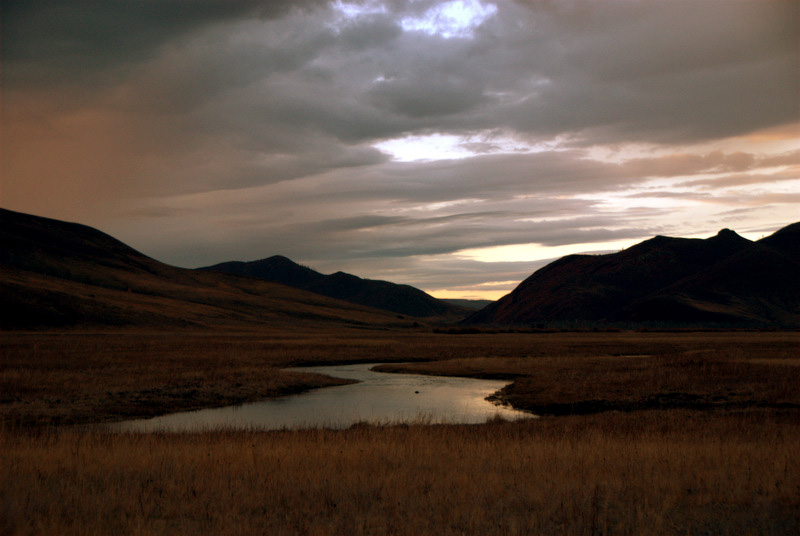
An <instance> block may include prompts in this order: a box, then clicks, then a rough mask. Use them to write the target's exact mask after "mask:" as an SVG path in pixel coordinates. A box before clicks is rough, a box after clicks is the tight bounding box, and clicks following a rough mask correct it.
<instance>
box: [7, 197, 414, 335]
mask: <svg viewBox="0 0 800 536" xmlns="http://www.w3.org/2000/svg"><path fill="white" fill-rule="evenodd" d="M348 325H349V326H410V325H412V322H409V321H408V320H402V321H401V320H399V319H398V318H397V315H396V314H393V313H389V312H387V311H381V310H378V309H374V308H369V307H364V306H361V305H355V304H352V303H350V302H345V301H341V300H335V299H331V298H328V297H325V296H321V295H319V294H315V293H311V292H306V291H302V290H298V289H295V288H291V287H287V286H285V285H278V284H275V283H271V282H268V281H260V280H256V279H251V278H243V277H237V276H232V275H227V274H222V273H214V272H207V271H199V270H188V269H184V268H176V267H173V266H169V265H166V264H163V263H160V262H158V261H156V260H153V259H151V258H149V257H146V256H145V255H142V254H141V253H139V252H138V251H135V250H134V249H132V248H130V247H128V246H127V245H125V244H123V243H122V242H120V241H118V240H116V239H114V238H112V237H110V236H108V235H107V234H104V233H102V232H100V231H98V230H96V229H93V228H91V227H87V226H84V225H78V224H74V223H66V222H62V221H58V220H52V219H48V218H41V217H38V216H31V215H27V214H21V213H18V212H12V211H9V210H5V209H0V328H3V329H15V328H25V329H27V328H43V327H85V326H106V327H110V326H148V327H159V328H168V327H180V326H187V327H188V326H202V327H225V328H230V327H242V326H251V327H252V326H257V327H259V328H272V327H277V328H280V329H294V328H298V327H306V328H308V327H310V328H316V327H324V328H330V327H331V326H334V327H335V326H348Z"/></svg>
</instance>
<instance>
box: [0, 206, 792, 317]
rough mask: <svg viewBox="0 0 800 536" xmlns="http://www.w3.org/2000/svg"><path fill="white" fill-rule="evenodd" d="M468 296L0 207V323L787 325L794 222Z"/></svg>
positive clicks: (642, 248) (622, 255) (675, 241)
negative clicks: (201, 258)
mask: <svg viewBox="0 0 800 536" xmlns="http://www.w3.org/2000/svg"><path fill="white" fill-rule="evenodd" d="M470 305H472V307H473V311H474V307H475V304H474V303H472V304H470V303H457V304H452V303H446V302H444V301H443V300H436V299H435V298H433V297H431V296H429V295H427V294H425V293H424V292H422V291H421V290H418V289H415V288H413V287H409V286H407V285H397V284H394V283H389V282H387V281H372V280H367V279H361V278H359V277H356V276H353V275H349V274H345V273H342V272H337V273H335V274H332V275H323V274H320V273H319V272H316V271H314V270H312V269H310V268H306V267H303V266H300V265H298V264H297V263H294V262H292V261H291V260H289V259H287V258H285V257H280V256H276V257H270V258H268V259H264V260H262V261H255V262H249V263H236V262H234V263H223V264H221V265H216V266H212V267H208V268H206V269H198V270H189V269H184V268H177V267H174V266H169V265H166V264H163V263H160V262H158V261H156V260H154V259H151V258H149V257H147V256H145V255H143V254H141V253H139V252H138V251H135V250H134V249H132V248H130V247H129V246H127V245H125V244H123V243H122V242H120V241H118V240H116V239H114V238H112V237H111V236H109V235H107V234H104V233H102V232H100V231H98V230H96V229H93V228H91V227H87V226H84V225H79V224H75V223H66V222H62V221H58V220H52V219H48V218H41V217H38V216H31V215H27V214H21V213H18V212H12V211H9V210H5V209H0V328H2V329H16V328H23V329H28V328H44V327H86V326H149V327H153V326H157V327H164V328H167V327H179V326H202V327H225V328H233V327H243V326H249V327H253V326H258V327H259V328H272V327H274V328H278V329H294V328H298V327H307V328H308V327H311V328H316V327H320V328H325V329H330V328H331V327H332V326H364V327H367V326H371V327H381V328H383V327H410V326H413V325H416V324H417V323H416V322H415V321H413V320H411V319H408V318H407V317H406V315H407V316H411V317H414V318H422V317H428V322H439V321H446V322H457V321H458V320H460V319H462V318H463V320H462V323H463V324H465V325H469V326H475V325H484V326H486V325H490V326H515V327H517V326H519V327H556V328H581V329H583V328H596V327H602V326H618V327H648V326H652V327H655V328H662V327H663V328H675V327H678V328H680V327H701V328H703V327H720V328H729V327H734V328H737V327H755V328H784V329H785V328H788V329H797V328H798V327H800V223H795V224H792V225H789V226H787V227H785V228H783V229H781V230H779V231H777V232H776V233H774V234H773V235H771V236H768V237H766V238H762V239H761V240H758V241H755V242H752V241H750V240H747V239H745V238H743V237H741V236H739V235H737V234H736V233H735V232H733V231H730V230H728V229H724V230H722V231H720V232H719V233H718V234H717V235H716V236H714V237H711V238H708V239H704V240H701V239H687V238H669V237H664V236H657V237H655V238H652V239H650V240H646V241H644V242H641V243H639V244H636V245H635V246H632V247H630V248H628V249H625V250H623V251H620V252H618V253H613V254H608V255H570V256H567V257H563V258H561V259H559V260H557V261H555V262H552V263H550V264H548V265H547V266H545V267H544V268H541V269H540V270H538V271H536V272H535V273H534V274H533V275H531V276H530V277H529V278H527V279H526V280H525V281H523V282H522V283H521V284H520V285H519V286H518V287H517V288H516V289H515V290H514V291H513V292H511V293H510V294H508V295H506V296H505V297H503V298H502V299H500V300H498V301H497V302H491V303H489V304H488V305H486V306H485V307H483V308H482V309H480V310H478V311H474V312H472V313H471V314H470V312H469V310H468V309H467V308H462V307H459V306H464V307H469V306H470ZM464 317H466V318H464Z"/></svg>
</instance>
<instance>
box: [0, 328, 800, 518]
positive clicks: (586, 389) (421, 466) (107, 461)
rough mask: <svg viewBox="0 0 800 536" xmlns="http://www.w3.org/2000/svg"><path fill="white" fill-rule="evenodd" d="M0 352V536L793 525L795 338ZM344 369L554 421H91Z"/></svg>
mask: <svg viewBox="0 0 800 536" xmlns="http://www.w3.org/2000/svg"><path fill="white" fill-rule="evenodd" d="M0 347H1V348H2V351H3V359H2V363H1V364H0V366H1V368H0V381H1V382H2V383H0V386H1V388H2V391H1V392H2V397H3V398H2V400H1V401H0V408H1V409H2V418H3V421H2V423H3V424H2V428H1V429H0V431H1V432H2V433H0V450H2V453H3V463H2V478H0V505H2V506H0V518H1V519H0V533H2V534H110V533H114V534H198V533H224V534H796V533H798V531H799V530H800V485H799V483H800V459H798V457H797V455H796V453H797V451H798V447H800V426H798V424H800V420H798V416H800V411H799V410H798V408H800V393H798V389H797V386H798V385H800V381H799V380H800V356H799V355H798V352H797V350H798V348H800V334H798V333H794V332H791V333H787V332H709V333H702V332H685V333H684V332H677V333H656V332H614V333H593V332H586V333H476V334H470V335H450V334H437V333H430V332H425V331H422V330H419V331H413V330H393V331H392V330H386V331H369V330H360V331H359V330H352V331H349V332H341V331H339V332H335V333H334V332H326V331H318V332H306V333H303V334H292V333H291V332H287V331H280V332H278V331H276V332H274V333H269V332H253V331H248V332H244V331H243V332H231V333H224V334H223V333H216V334H209V333H200V332H163V333H153V332H151V333H146V332H103V333H77V332H61V333H49V334H45V333H5V334H4V336H3V338H2V341H0ZM354 361H362V362H378V361H385V362H396V363H401V362H402V363H404V364H403V365H397V367H400V368H403V369H414V370H416V371H418V372H427V373H436V374H461V375H471V376H479V377H502V378H509V381H511V380H515V381H514V383H512V384H511V385H510V386H509V387H508V388H506V389H505V390H504V392H503V393H501V395H500V398H501V399H503V400H505V401H507V402H511V403H513V404H514V405H515V406H518V407H527V408H529V409H537V410H538V411H539V412H540V413H541V414H543V415H553V416H544V417H541V418H539V419H534V420H529V421H525V422H502V421H495V422H488V423H486V424H483V425H435V426H430V425H425V424H424V423H419V424H399V425H394V426H381V427H378V426H367V425H358V426H355V427H353V428H350V429H347V430H338V431H336V430H299V431H255V430H250V431H230V430H217V431H207V432H203V433H194V434H189V433H184V434H139V435H137V434H112V433H108V432H105V431H103V429H102V428H101V427H98V426H97V425H96V423H101V422H109V421H114V420H119V419H123V418H129V417H132V416H137V415H153V414H158V413H163V412H168V411H175V410H178V409H186V408H190V407H206V406H213V405H221V404H227V403H234V402H238V401H244V400H253V399H257V398H261V397H266V396H276V395H280V394H282V393H286V392H295V391H298V390H302V389H307V388H312V387H316V386H318V385H324V384H325V382H326V381H327V380H326V379H325V378H323V377H312V378H305V377H304V375H300V374H290V373H286V372H283V371H281V370H280V368H281V367H284V366H287V365H297V364H309V363H334V362H354ZM409 362H410V364H408V363H409ZM570 408H571V409H570ZM76 425H77V426H76Z"/></svg>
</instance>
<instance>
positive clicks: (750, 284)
mask: <svg viewBox="0 0 800 536" xmlns="http://www.w3.org/2000/svg"><path fill="white" fill-rule="evenodd" d="M793 228H794V231H793V230H792V229H793ZM796 228H797V225H796V224H795V225H794V226H790V227H787V228H786V229H783V230H781V231H778V232H777V233H775V235H773V236H772V237H769V238H766V239H762V240H761V241H759V242H757V243H753V242H751V241H749V240H747V239H745V238H742V237H741V236H739V235H737V234H736V233H735V232H733V231H731V230H728V229H724V230H722V231H720V232H719V233H718V234H717V235H716V236H714V237H711V238H708V239H705V240H701V239H687V238H670V237H664V236H657V237H655V238H651V239H650V240H646V241H644V242H641V243H639V244H637V245H635V246H632V247H630V248H628V249H626V250H623V251H620V252H618V253H613V254H608V255H570V256H567V257H563V258H561V259H559V260H557V261H555V262H553V263H551V264H549V265H547V266H545V267H544V268H542V269H540V270H538V271H537V272H535V273H534V274H533V275H531V276H530V277H529V278H528V279H526V280H525V281H523V282H522V283H521V284H520V285H519V286H518V287H517V288H516V289H515V290H514V291H513V292H511V293H510V294H508V295H506V296H504V297H503V298H502V299H500V300H499V301H497V302H495V303H494V304H492V305H490V306H488V307H486V308H484V309H482V310H481V311H479V312H478V313H476V314H474V315H472V316H470V317H469V318H468V319H467V320H466V322H467V323H471V324H479V323H485V324H519V325H531V324H559V323H560V324H583V325H586V324H592V325H596V324H603V323H608V322H612V323H629V322H635V323H652V322H658V323H667V324H670V325H672V324H706V325H710V324H713V323H724V324H735V325H739V324H742V325H744V324H749V325H753V324H757V325H771V326H782V327H785V326H791V325H792V324H793V323H796V322H797V319H798V318H800V310H799V309H800V303H798V300H797V299H796V296H797V295H798V283H797V279H798V278H797V277H796V274H797V273H798V264H797V262H798V261H797V259H796V255H797V254H796V253H790V251H791V252H793V251H794V250H795V249H800V241H798V240H797V236H798V233H797V229H796ZM792 255H794V256H795V257H793V256H792Z"/></svg>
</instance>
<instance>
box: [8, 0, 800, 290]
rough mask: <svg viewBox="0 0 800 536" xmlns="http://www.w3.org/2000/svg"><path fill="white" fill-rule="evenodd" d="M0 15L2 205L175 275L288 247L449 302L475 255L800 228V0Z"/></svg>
mask: <svg viewBox="0 0 800 536" xmlns="http://www.w3.org/2000/svg"><path fill="white" fill-rule="evenodd" d="M2 11H3V13H2V15H3V32H2V69H3V82H4V87H3V100H2V112H3V130H2V142H3V145H4V148H5V151H4V159H3V163H2V167H3V169H2V171H3V204H4V206H8V207H9V208H14V209H17V210H23V211H27V212H33V213H39V214H43V215H47V216H51V217H57V218H62V219H68V220H71V221H81V222H83V223H87V224H92V225H96V226H98V227H101V228H102V229H104V230H107V231H109V232H113V233H115V234H117V235H118V236H120V238H123V239H125V240H128V241H131V242H132V243H133V245H135V246H136V247H138V248H139V249H141V250H143V251H146V252H150V253H151V254H153V255H155V256H157V257H159V258H162V259H164V260H167V261H169V262H174V263H176V264H181V265H189V266H191V265H199V264H211V263H212V262H219V261H224V260H230V259H235V258H241V259H253V258H258V257H266V256H269V255H272V254H275V253H283V254H287V255H289V256H290V257H293V258H296V259H297V260H300V261H304V262H309V263H311V262H314V263H316V262H318V263H320V264H321V265H322V266H332V267H333V265H335V264H337V263H339V264H340V265H341V267H339V268H336V269H350V270H351V271H353V272H355V273H359V274H360V275H367V276H369V275H377V274H384V275H386V274H389V275H392V278H395V279H397V278H399V279H402V280H403V282H409V283H412V284H413V283H415V282H418V283H417V284H419V285H423V284H424V285H439V286H437V287H435V288H444V286H443V285H445V283H446V281H445V279H446V277H445V276H446V274H447V273H450V274H451V276H452V278H453V284H454V285H455V284H462V283H463V284H465V285H466V284H476V283H475V281H477V279H476V278H477V277H478V274H479V272H480V271H481V270H486V269H487V264H488V263H480V264H475V263H474V261H470V263H465V262H466V261H464V262H462V260H458V259H456V258H455V254H456V253H457V252H458V251H461V250H464V249H470V248H472V249H474V248H484V247H490V246H493V245H494V246H500V245H513V244H530V243H534V244H543V246H542V247H555V246H559V245H563V244H567V243H575V242H583V243H586V244H591V243H592V242H595V243H596V242H602V241H609V240H614V239H627V238H630V239H636V238H646V237H647V235H648V234H650V233H662V234H663V233H666V232H671V231H677V234H689V233H691V232H694V231H695V228H696V227H698V226H701V225H702V226H703V227H704V228H705V227H706V226H712V225H716V224H717V223H719V222H720V221H722V220H723V219H724V218H733V217H738V218H742V219H741V221H744V222H746V221H750V220H747V218H757V219H759V222H760V223H758V224H756V223H749V224H748V225H749V226H750V227H752V228H756V227H758V228H763V227H766V226H768V225H770V223H767V220H768V221H769V222H772V223H771V224H775V225H777V224H778V223H781V222H782V223H786V221H784V220H786V219H787V218H791V219H796V217H795V216H792V215H791V212H790V208H791V207H792V205H791V200H790V193H789V192H787V191H784V190H786V186H785V185H786V184H791V175H792V174H795V176H796V168H797V166H798V163H799V162H798V152H797V150H796V148H794V149H792V150H787V147H789V146H790V145H791V144H790V143H787V140H789V141H790V142H792V141H793V142H794V145H793V146H792V147H796V140H797V130H796V125H797V122H798V116H800V113H799V112H798V101H797V95H798V93H799V92H800V91H799V90H798V86H799V84H798V71H797V64H798V54H799V50H800V47H798V27H797V24H796V21H797V17H798V4H797V3H796V2H752V1H750V0H742V1H738V0H734V1H725V2H719V1H713V0H712V1H709V2H699V3H698V2H684V1H678V2H649V1H633V0H625V1H621V2H614V3H597V2H589V1H578V2H488V1H482V2H479V1H477V0H471V1H459V2H446V3H442V2H433V1H428V0H424V1H397V2H383V1H378V0H369V1H367V0H365V1H355V2H338V1H337V2H325V1H321V0H319V1H311V0H309V1H303V2H283V1H280V2H279V1H273V2H267V1H255V0H209V1H204V2H195V1H190V0H172V1H169V2H161V1H150V0H142V1H137V2H131V1H123V0H108V1H104V2H91V3H89V2H84V1H79V0H58V1H56V0H52V1H43V2H36V3H33V2H22V1H18V0H12V1H9V2H5V1H4V2H3V6H2ZM786 125H790V127H788V128H786V127H785V126H786ZM779 127H783V129H782V130H781V129H780V128H779ZM764 132H773V133H774V132H780V135H779V136H777V137H775V136H776V135H773V139H766V138H764V139H761V140H760V141H758V139H757V138H758V136H756V135H755V134H756V133H762V134H763V133H764ZM748 136H749V138H748ZM762 137H764V136H762ZM733 139H736V140H739V141H738V142H737V144H738V145H734V144H733V142H731V141H730V140H733ZM436 140H438V141H439V142H443V145H442V148H441V149H440V148H439V146H437V145H436V144H435V143H434V142H435V141H436ZM743 140H744V141H743ZM444 142H446V143H444ZM415 143H416V147H419V146H420V144H425V143H428V145H429V146H428V147H427V148H426V149H427V151H425V152H424V154H423V152H421V151H420V152H419V153H418V154H419V155H422V156H421V157H420V158H413V155H411V156H410V157H408V158H396V157H395V156H394V155H395V153H393V152H392V151H391V150H390V148H391V147H393V146H394V147H405V149H406V150H408V151H410V152H411V153H413V152H414V146H415V145H414V144H415ZM701 143H702V145H700V144H701ZM393 144H394V145H393ZM447 144H449V145H447ZM598 151H600V152H604V153H605V154H607V155H610V156H608V157H607V158H600V157H598V156H597V154H598ZM454 156H458V158H454ZM423 158H424V159H423ZM401 160H403V161H401ZM760 185H777V186H776V188H778V190H777V191H775V192H772V194H773V195H771V196H770V195H768V192H767V193H765V192H759V191H756V190H758V189H759V188H760ZM762 189H763V188H762ZM42 192H46V195H42ZM759 196H760V197H759ZM756 199H758V200H761V201H765V202H769V203H770V206H772V207H773V208H774V207H778V208H777V209H776V211H775V212H774V215H772V216H766V215H765V213H764V212H763V211H762V212H757V211H754V210H752V209H751V208H750V207H751V205H752V203H753V202H754V200H756ZM678 201H685V204H686V205H687V207H690V208H684V207H682V206H680V205H678ZM712 206H713V208H710V207H712ZM737 208H742V210H744V211H745V212H742V213H736V212H732V211H736V210H737ZM670 218H672V221H670ZM681 225H685V226H687V227H690V228H691V229H688V230H682V229H681V228H680V226H681ZM155 230H158V232H155ZM425 259H428V260H430V259H438V260H437V263H440V264H436V266H438V265H441V266H447V267H448V268H447V269H446V270H445V269H441V270H440V269H438V268H435V267H434V263H432V262H426V261H425ZM358 263H361V264H358ZM491 264H492V265H493V266H494V267H495V268H493V269H496V272H494V273H493V274H490V275H486V274H484V275H483V277H484V278H488V279H490V280H493V281H507V280H509V279H511V278H512V277H516V276H512V275H511V274H512V273H514V274H517V275H519V273H520V272H518V271H516V270H518V269H520V266H517V265H514V266H511V265H509V266H508V267H506V268H508V269H507V270H506V268H503V267H501V266H500V264H499V263H491ZM359 267H363V270H362V269H359ZM334 271H335V270H334ZM429 273H430V274H435V275H430V276H428V275H426V274H429ZM467 281H471V283H467ZM426 288H434V287H433V286H429V287H426Z"/></svg>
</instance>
